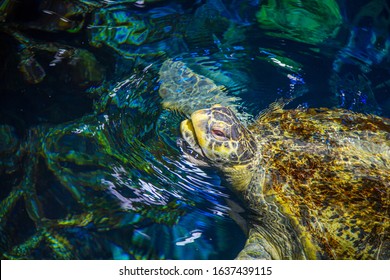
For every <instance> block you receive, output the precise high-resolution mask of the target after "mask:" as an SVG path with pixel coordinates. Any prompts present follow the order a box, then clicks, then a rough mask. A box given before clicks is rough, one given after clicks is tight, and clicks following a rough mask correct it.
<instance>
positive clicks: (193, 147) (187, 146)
mask: <svg viewBox="0 0 390 280" xmlns="http://www.w3.org/2000/svg"><path fill="white" fill-rule="evenodd" d="M180 132H181V135H182V137H183V139H179V140H178V145H179V147H180V148H181V150H182V151H183V153H184V154H185V155H186V157H187V158H188V159H189V160H190V161H191V162H193V163H195V164H197V165H208V164H207V163H206V158H205V157H204V154H203V151H202V149H201V148H200V146H199V143H198V141H197V137H196V133H195V129H194V126H193V124H192V121H191V120H184V121H182V122H181V124H180Z"/></svg>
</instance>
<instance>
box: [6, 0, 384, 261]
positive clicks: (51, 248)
mask: <svg viewBox="0 0 390 280" xmlns="http://www.w3.org/2000/svg"><path fill="white" fill-rule="evenodd" d="M389 26H390V5H389V4H388V3H387V1H386V0H371V1H370V0H359V1H353V3H352V1H344V0H326V1H320V0H305V1H298V0H290V1H287V0H268V1H265V0H264V1H262V0H248V1H240V0H189V1H184V0H182V1H180V0H178V1H173V0H172V1H169V0H149V1H148V0H144V1H135V0H116V1H94V0H69V1H61V0H48V1H40V0H36V1H26V2H25V3H24V2H16V1H12V0H1V1H0V46H1V47H0V60H1V61H2V63H1V66H0V92H1V93H0V182H1V189H0V252H1V258H2V259H233V258H234V257H235V256H236V255H237V253H238V252H239V251H240V250H241V249H242V247H243V245H244V243H245V239H246V237H245V231H246V224H245V222H244V219H243V218H245V217H246V216H248V215H250V213H249V212H248V211H247V210H245V209H244V208H245V206H244V205H242V202H241V201H239V200H238V199H237V198H235V196H234V194H233V193H232V192H231V191H230V190H229V189H228V187H227V184H226V182H224V181H223V178H221V177H220V176H219V174H218V173H217V172H216V171H215V170H212V169H207V168H201V167H198V166H195V165H194V164H193V163H191V162H189V161H187V160H186V158H185V157H183V155H182V154H181V152H180V149H179V148H178V146H177V141H178V139H179V137H180V133H179V125H180V122H181V121H182V120H183V119H184V118H185V115H184V114H183V113H182V112H180V111H177V110H169V109H167V108H165V107H164V106H163V99H162V97H161V96H160V93H159V89H160V85H161V83H162V82H163V81H161V80H160V76H159V70H160V67H161V65H162V64H163V63H164V61H166V60H168V59H171V60H173V61H180V62H183V63H184V64H185V65H186V67H188V68H189V69H191V70H192V71H194V72H195V73H197V74H198V75H203V76H205V77H207V78H209V79H211V80H212V81H214V83H215V84H216V85H218V86H221V89H222V90H223V91H224V92H225V93H226V94H227V95H228V96H231V97H234V98H235V99H236V100H239V101H237V102H239V104H237V105H238V107H239V109H240V110H242V111H245V112H247V113H249V114H250V115H252V116H256V115H257V114H258V113H259V112H260V111H261V110H263V109H265V108H267V106H268V105H269V104H270V103H272V102H273V101H275V100H277V99H279V98H282V97H284V98H294V99H293V101H292V102H291V103H290V104H289V105H288V106H289V107H290V108H295V107H331V108H332V107H336V108H346V109H350V110H352V111H355V112H362V113H367V114H376V115H380V116H383V117H390V73H389V71H390V64H389V57H390V56H389V51H390V34H389V30H390V29H389ZM168 86H169V85H168ZM189 102H190V101H189ZM194 102H195V101H194ZM210 105H212V104H210Z"/></svg>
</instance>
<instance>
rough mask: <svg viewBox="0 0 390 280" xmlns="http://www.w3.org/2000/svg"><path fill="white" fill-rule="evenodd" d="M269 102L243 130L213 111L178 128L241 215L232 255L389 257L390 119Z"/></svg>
mask: <svg viewBox="0 0 390 280" xmlns="http://www.w3.org/2000/svg"><path fill="white" fill-rule="evenodd" d="M279 105H280V104H279ZM279 105H278V104H276V105H274V106H273V108H272V109H270V110H268V112H266V113H265V114H263V115H262V116H261V117H260V118H259V119H258V120H257V121H256V122H255V123H254V124H252V125H251V126H248V128H247V127H245V126H244V125H243V124H241V123H240V122H239V120H238V118H237V117H236V116H235V115H234V113H233V111H232V110H230V109H229V108H227V107H223V106H220V105H215V106H213V107H211V108H210V109H204V110H199V111H196V112H194V113H193V114H192V115H191V120H185V121H183V122H182V124H181V133H182V136H183V138H184V140H185V141H183V144H182V149H183V151H184V152H185V153H186V154H187V155H188V156H189V157H190V158H196V160H198V161H199V159H202V160H203V161H207V162H208V163H209V164H210V165H212V166H214V167H217V168H219V169H220V170H221V171H222V173H223V174H224V175H225V177H226V178H227V180H228V181H229V182H230V185H231V187H232V188H233V190H234V191H235V192H237V194H238V195H239V196H240V197H241V198H242V200H243V201H244V203H245V205H246V206H247V207H248V209H249V210H250V212H251V215H250V216H251V217H249V220H250V221H249V224H250V225H251V229H250V231H249V237H248V240H247V244H246V245H245V248H244V249H243V250H242V251H241V252H240V254H239V255H238V257H237V258H238V259H259V258H260V259H390V235H389V233H390V232H389V230H390V218H389V217H390V215H389V214H390V207H389V205H390V120H389V119H385V118H380V117H377V116H371V115H363V114H357V113H353V112H351V111H347V110H343V109H335V110H330V109H322V108H321V109H294V110H283V109H282V107H283V106H282V105H280V106H279ZM189 151H191V152H189ZM194 154H196V157H195V156H194Z"/></svg>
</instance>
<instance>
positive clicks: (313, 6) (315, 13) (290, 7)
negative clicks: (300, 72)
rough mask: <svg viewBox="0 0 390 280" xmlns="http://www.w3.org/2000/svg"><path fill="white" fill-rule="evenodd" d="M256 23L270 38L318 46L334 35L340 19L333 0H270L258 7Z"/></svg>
mask: <svg viewBox="0 0 390 280" xmlns="http://www.w3.org/2000/svg"><path fill="white" fill-rule="evenodd" d="M257 21H258V23H259V26H260V27H261V28H263V29H265V30H266V33H268V34H270V35H272V36H275V37H282V38H285V39H290V40H293V41H298V42H303V43H307V44H319V43H322V42H324V41H325V40H326V39H328V38H332V37H333V36H335V35H336V34H337V30H338V27H339V26H340V24H341V23H342V16H341V14H340V9H339V6H338V4H337V2H336V1H335V0H326V1H319V0H304V1H298V0H294V1H284V0H269V1H264V2H262V3H261V4H260V9H259V11H258V12H257Z"/></svg>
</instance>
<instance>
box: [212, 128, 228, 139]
mask: <svg viewBox="0 0 390 280" xmlns="http://www.w3.org/2000/svg"><path fill="white" fill-rule="evenodd" d="M211 133H212V134H213V135H214V136H216V137H218V138H226V136H225V133H223V131H222V130H219V129H216V128H213V129H212V130H211Z"/></svg>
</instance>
